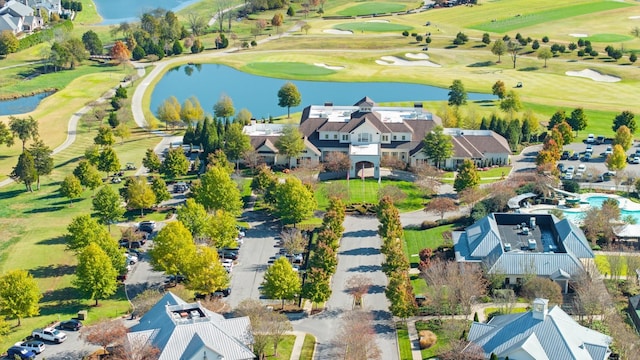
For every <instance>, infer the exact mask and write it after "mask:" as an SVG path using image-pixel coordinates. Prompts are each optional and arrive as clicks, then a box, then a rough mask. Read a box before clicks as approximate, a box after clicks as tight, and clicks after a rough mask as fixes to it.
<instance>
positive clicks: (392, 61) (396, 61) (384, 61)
mask: <svg viewBox="0 0 640 360" xmlns="http://www.w3.org/2000/svg"><path fill="white" fill-rule="evenodd" d="M376 64H378V65H394V66H430V67H441V66H440V65H438V64H436V63H434V62H431V61H429V60H416V61H409V60H405V59H401V58H399V57H396V56H383V57H381V58H380V60H376Z"/></svg>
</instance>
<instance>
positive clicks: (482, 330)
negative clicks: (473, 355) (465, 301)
mask: <svg viewBox="0 0 640 360" xmlns="http://www.w3.org/2000/svg"><path fill="white" fill-rule="evenodd" d="M467 339H468V340H469V342H471V343H472V344H474V345H477V346H479V347H481V348H482V350H483V351H484V355H485V357H486V358H489V357H490V356H491V354H492V353H493V354H496V355H497V356H498V358H499V359H504V358H506V357H507V356H508V357H509V359H510V360H553V359H563V360H605V359H608V358H609V355H611V350H610V349H609V346H610V345H611V342H612V338H611V337H610V336H607V335H605V334H602V333H600V332H597V331H595V330H591V329H589V328H586V327H584V326H582V325H580V324H578V323H577V322H576V321H575V320H573V319H572V318H571V316H569V315H567V313H565V312H564V311H563V310H562V309H561V308H560V307H559V306H554V307H552V308H551V309H548V300H547V299H535V300H534V301H533V308H532V310H530V311H528V312H526V313H519V314H510V315H500V316H496V317H494V318H492V319H491V320H489V322H488V323H486V324H485V323H478V322H474V323H473V324H471V329H469V335H468V337H467ZM472 348H475V347H472V346H468V347H467V349H469V351H470V350H471V349H472ZM467 349H465V350H467Z"/></svg>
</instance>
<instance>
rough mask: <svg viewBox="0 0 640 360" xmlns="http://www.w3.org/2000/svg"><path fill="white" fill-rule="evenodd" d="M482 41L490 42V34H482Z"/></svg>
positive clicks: (487, 43) (484, 42)
mask: <svg viewBox="0 0 640 360" xmlns="http://www.w3.org/2000/svg"><path fill="white" fill-rule="evenodd" d="M482 43H483V44H485V45H489V44H491V36H490V35H489V34H488V33H484V34H482Z"/></svg>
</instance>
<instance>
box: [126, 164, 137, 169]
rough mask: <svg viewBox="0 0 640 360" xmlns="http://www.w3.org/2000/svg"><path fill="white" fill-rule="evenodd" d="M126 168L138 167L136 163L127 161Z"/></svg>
mask: <svg viewBox="0 0 640 360" xmlns="http://www.w3.org/2000/svg"><path fill="white" fill-rule="evenodd" d="M125 169H127V170H135V169H136V165H135V164H134V163H132V162H129V163H127V165H125Z"/></svg>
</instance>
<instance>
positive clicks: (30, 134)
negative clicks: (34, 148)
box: [9, 116, 38, 152]
mask: <svg viewBox="0 0 640 360" xmlns="http://www.w3.org/2000/svg"><path fill="white" fill-rule="evenodd" d="M9 129H10V130H11V133H13V135H14V136H16V137H17V138H18V139H20V141H22V152H24V151H25V147H26V143H27V141H28V140H29V139H31V140H36V139H37V138H38V122H37V121H36V119H34V118H33V117H31V116H29V117H26V118H18V117H15V116H9Z"/></svg>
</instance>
